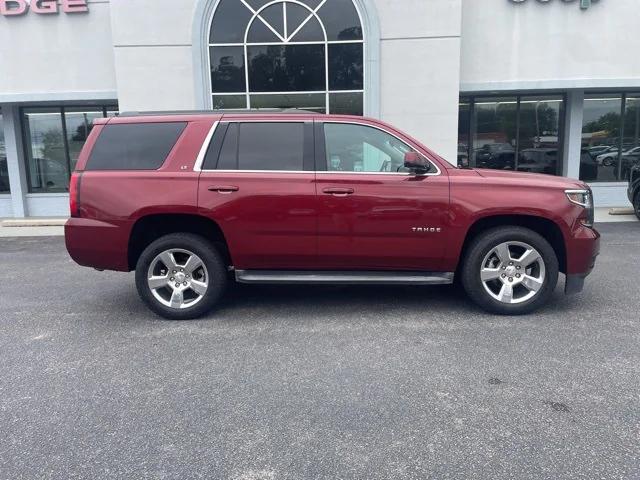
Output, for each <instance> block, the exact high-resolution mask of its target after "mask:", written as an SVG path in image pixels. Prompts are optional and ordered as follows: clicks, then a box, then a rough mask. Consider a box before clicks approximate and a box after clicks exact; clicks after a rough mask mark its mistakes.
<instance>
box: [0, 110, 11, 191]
mask: <svg viewBox="0 0 640 480" xmlns="http://www.w3.org/2000/svg"><path fill="white" fill-rule="evenodd" d="M0 193H9V168H8V165H7V150H6V148H5V144H4V124H3V123H2V110H0Z"/></svg>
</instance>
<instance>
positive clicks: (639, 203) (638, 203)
mask: <svg viewBox="0 0 640 480" xmlns="http://www.w3.org/2000/svg"><path fill="white" fill-rule="evenodd" d="M633 210H634V211H635V212H636V217H638V220H640V190H639V191H638V192H636V196H635V198H634V200H633Z"/></svg>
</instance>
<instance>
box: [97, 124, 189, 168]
mask: <svg viewBox="0 0 640 480" xmlns="http://www.w3.org/2000/svg"><path fill="white" fill-rule="evenodd" d="M186 126H187V122H168V123H129V124H114V125H106V126H105V127H104V128H103V129H102V132H100V136H99V137H98V139H97V140H96V143H95V145H94V147H93V150H92V151H91V154H90V155H89V160H88V161H87V166H86V170H156V169H158V168H160V167H161V166H162V164H163V163H164V161H165V160H166V158H167V156H168V155H169V152H171V149H172V148H173V146H174V145H175V144H176V142H177V141H178V138H179V137H180V135H181V134H182V132H183V131H184V129H185V127H186Z"/></svg>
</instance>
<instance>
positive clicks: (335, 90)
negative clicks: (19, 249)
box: [0, 0, 640, 217]
mask: <svg viewBox="0 0 640 480" xmlns="http://www.w3.org/2000/svg"><path fill="white" fill-rule="evenodd" d="M638 7H639V5H638V0H546V1H542V0H111V1H109V0H57V1H56V0H38V1H36V0H30V1H28V0H0V217H32V216H63V215H68V193H67V191H68V182H69V175H70V171H72V170H73V168H74V165H75V162H76V160H77V158H78V154H79V151H80V149H81V148H82V145H83V143H84V141H85V139H86V137H87V134H88V132H89V131H90V129H91V122H92V121H93V119H95V118H100V117H107V116H112V115H117V114H118V112H124V111H152V110H192V109H198V110H201V109H214V108H215V109H238V108H242V109H244V108H288V107H291V108H303V109H310V110H314V111H319V112H329V113H345V114H357V115H366V116H370V117H375V118H380V119H382V120H384V121H386V122H389V123H392V124H394V125H395V126H397V127H399V128H400V129H402V130H404V131H406V132H407V133H409V134H411V135H412V136H414V137H416V138H418V139H420V140H421V141H422V142H423V143H424V144H425V145H427V146H428V147H430V148H431V149H433V150H435V151H436V152H438V153H439V154H440V155H442V156H443V157H444V158H445V159H447V160H448V161H450V162H452V163H454V164H455V163H458V164H460V165H463V166H467V165H469V166H475V167H482V168H498V169H507V170H519V171H531V172H538V173H544V174H548V175H565V176H569V177H574V178H581V179H583V180H585V181H586V182H588V183H589V184H590V185H591V187H592V188H593V191H594V196H595V201H596V206H626V205H628V200H627V198H626V192H625V190H626V179H627V177H628V171H629V168H630V167H631V166H632V165H633V164H634V163H637V162H638V161H640V160H639V159H640V148H638V149H636V147H640V55H638V52H640V28H639V26H638V19H639V18H640V16H639V15H640V10H639V9H638ZM113 193H114V195H127V192H126V191H118V192H115V191H114V192H113Z"/></svg>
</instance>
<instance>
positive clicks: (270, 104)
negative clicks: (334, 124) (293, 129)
mask: <svg viewBox="0 0 640 480" xmlns="http://www.w3.org/2000/svg"><path fill="white" fill-rule="evenodd" d="M250 99H251V105H252V106H253V108H301V109H303V110H310V111H312V112H317V113H325V98H324V94H322V93H283V94H278V95H264V94H258V95H251V97H250Z"/></svg>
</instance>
